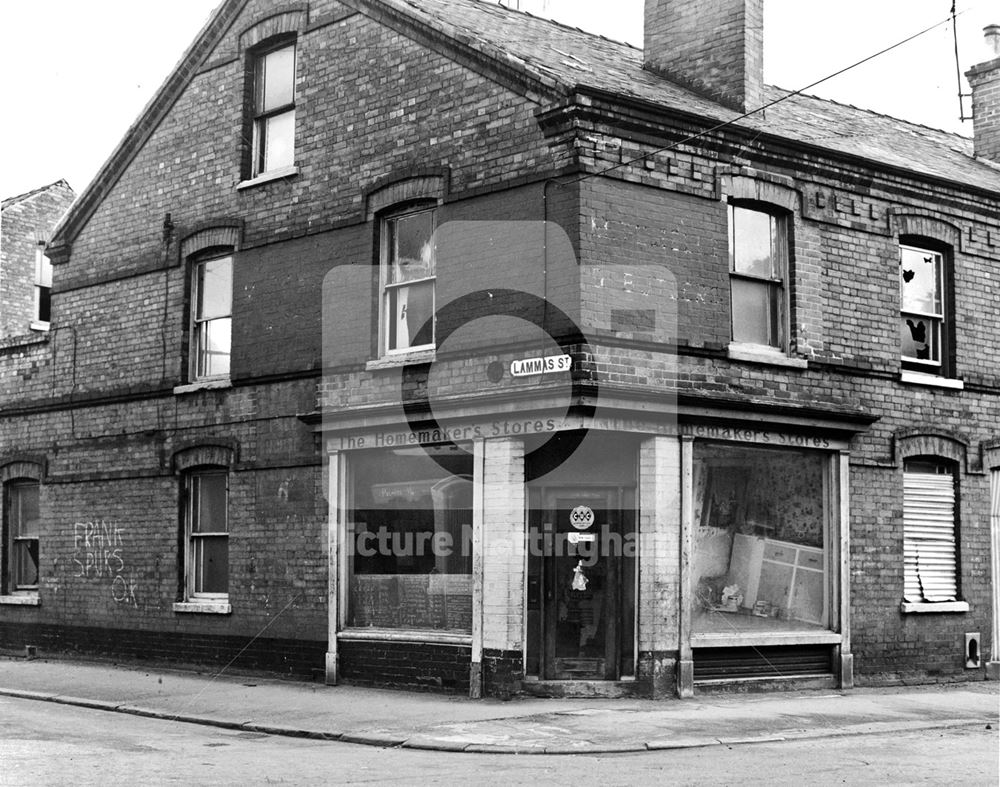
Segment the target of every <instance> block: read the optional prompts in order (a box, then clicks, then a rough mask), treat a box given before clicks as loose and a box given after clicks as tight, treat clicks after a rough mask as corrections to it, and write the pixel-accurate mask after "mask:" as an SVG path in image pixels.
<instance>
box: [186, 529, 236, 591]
mask: <svg viewBox="0 0 1000 787" xmlns="http://www.w3.org/2000/svg"><path fill="white" fill-rule="evenodd" d="M194 553H195V558H194V560H195V583H194V592H195V593H228V592H229V539H228V538H227V537H226V536H201V537H198V538H196V539H195V542H194Z"/></svg>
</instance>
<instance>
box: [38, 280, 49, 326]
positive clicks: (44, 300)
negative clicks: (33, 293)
mask: <svg viewBox="0 0 1000 787" xmlns="http://www.w3.org/2000/svg"><path fill="white" fill-rule="evenodd" d="M38 319H39V321H41V322H49V321H50V320H51V319H52V289H51V288H50V287H39V288H38Z"/></svg>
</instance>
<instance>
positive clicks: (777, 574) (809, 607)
mask: <svg viewBox="0 0 1000 787" xmlns="http://www.w3.org/2000/svg"><path fill="white" fill-rule="evenodd" d="M694 456H695V462H694V506H695V512H694V513H695V520H694V551H693V557H692V561H693V562H692V573H693V588H694V593H695V608H694V610H693V619H692V628H693V630H694V631H695V632H697V633H703V634H733V635H739V634H753V633H761V632H781V631H799V630H802V629H807V630H808V629H826V628H829V626H830V621H831V614H830V599H831V572H830V563H831V560H830V543H831V539H830V524H829V523H830V516H831V514H830V512H831V509H832V507H833V506H832V504H831V499H830V498H831V494H830V486H831V482H830V474H829V473H830V471H829V460H828V458H827V455H826V454H824V453H823V452H822V451H815V450H805V449H803V450H797V449H776V448H757V447H745V446H736V445H732V444H722V443H708V442H698V443H696V444H695V454H694Z"/></svg>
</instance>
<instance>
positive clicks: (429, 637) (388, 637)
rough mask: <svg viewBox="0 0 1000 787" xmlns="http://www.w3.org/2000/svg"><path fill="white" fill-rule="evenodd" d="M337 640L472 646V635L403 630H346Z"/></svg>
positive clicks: (339, 632) (340, 633)
mask: <svg viewBox="0 0 1000 787" xmlns="http://www.w3.org/2000/svg"><path fill="white" fill-rule="evenodd" d="M337 639H338V640H344V641H351V640H354V641H368V642H430V643H436V644H440V645H469V646H471V645H472V635H471V634H460V633H458V632H451V631H407V630H402V629H345V630H344V631H338V632H337Z"/></svg>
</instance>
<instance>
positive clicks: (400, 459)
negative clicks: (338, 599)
mask: <svg viewBox="0 0 1000 787" xmlns="http://www.w3.org/2000/svg"><path fill="white" fill-rule="evenodd" d="M432 455H433V458H432ZM348 472H349V479H350V480H349V483H350V489H351V496H350V503H349V516H348V522H347V543H346V547H347V550H348V556H347V560H348V567H349V571H348V574H349V576H348V586H349V590H348V592H349V597H348V616H347V625H348V626H349V627H352V628H381V629H404V630H434V631H450V632H461V633H470V632H471V631H472V458H471V456H470V455H469V453H467V452H463V451H460V450H457V449H455V448H454V447H451V448H449V447H436V446H422V447H421V446H417V447H411V448H399V449H385V450H372V451H355V452H351V455H350V459H349V463H348Z"/></svg>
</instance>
